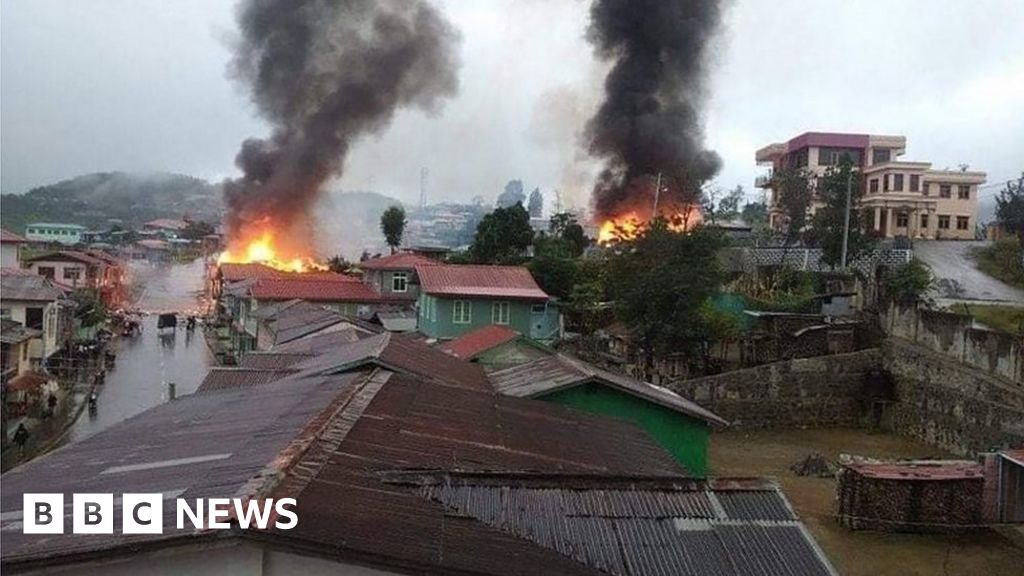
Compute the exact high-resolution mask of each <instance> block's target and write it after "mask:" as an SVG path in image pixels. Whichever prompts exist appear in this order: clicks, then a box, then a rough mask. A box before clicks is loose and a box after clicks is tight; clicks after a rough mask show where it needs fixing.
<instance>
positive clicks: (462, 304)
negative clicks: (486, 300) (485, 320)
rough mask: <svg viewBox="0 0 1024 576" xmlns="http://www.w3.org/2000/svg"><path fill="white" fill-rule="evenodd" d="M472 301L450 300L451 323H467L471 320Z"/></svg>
mask: <svg viewBox="0 0 1024 576" xmlns="http://www.w3.org/2000/svg"><path fill="white" fill-rule="evenodd" d="M471 306H472V303H471V302H470V301H469V300H456V301H454V302H452V323H454V324H469V323H470V322H472V321H473V309H472V307H471Z"/></svg>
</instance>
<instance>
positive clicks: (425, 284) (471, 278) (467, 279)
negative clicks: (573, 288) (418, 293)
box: [416, 264, 549, 300]
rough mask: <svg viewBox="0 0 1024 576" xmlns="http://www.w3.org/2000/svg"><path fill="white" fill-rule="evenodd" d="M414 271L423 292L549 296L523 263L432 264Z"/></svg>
mask: <svg viewBox="0 0 1024 576" xmlns="http://www.w3.org/2000/svg"><path fill="white" fill-rule="evenodd" d="M416 275H417V276H418V277H419V279H420V287H421V289H422V290H423V292H425V293H427V294H434V295H438V296H453V297H459V296H464V297H474V296H475V297H480V298H505V299H510V300H547V299H548V298H549V297H548V295H547V293H545V292H544V291H543V290H541V288H540V286H538V285H537V281H536V280H534V279H533V275H531V274H530V271H529V270H528V269H527V268H525V267H524V266H468V265H453V264H435V265H430V266H417V267H416Z"/></svg>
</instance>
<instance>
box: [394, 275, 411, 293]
mask: <svg viewBox="0 0 1024 576" xmlns="http://www.w3.org/2000/svg"><path fill="white" fill-rule="evenodd" d="M407 290H409V273H408V272H395V273H394V274H392V275H391V291H392V292H406V291H407Z"/></svg>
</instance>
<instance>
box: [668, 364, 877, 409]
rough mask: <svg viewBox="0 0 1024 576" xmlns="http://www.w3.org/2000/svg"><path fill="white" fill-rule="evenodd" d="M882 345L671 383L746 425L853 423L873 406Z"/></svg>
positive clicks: (680, 392) (681, 393)
mask: <svg viewBox="0 0 1024 576" xmlns="http://www.w3.org/2000/svg"><path fill="white" fill-rule="evenodd" d="M880 364H881V356H880V354H879V351H878V350H877V349H868V350H860V351H858V352H851V353H849V354H835V355H831V356H821V357H817V358H801V359H797V360H788V361H783V362H775V363H772V364H764V365H761V366H756V367H754V368H748V369H745V370H737V371H734V372H727V373H725V374H719V375H717V376H709V377H706V378H695V379H692V380H685V381H682V382H673V383H669V384H666V386H667V387H669V388H671V389H672V390H674V391H675V392H677V393H679V394H680V395H682V396H684V397H686V398H689V399H691V400H693V401H695V402H697V403H698V404H700V405H701V406H703V407H705V408H707V409H709V410H711V411H712V412H715V413H716V414H718V415H719V416H721V417H723V418H725V419H726V420H729V421H730V422H731V423H732V425H733V426H735V427H742V428H792V427H831V426H853V425H857V424H859V423H860V421H861V418H862V415H864V414H867V413H868V410H869V408H870V406H871V397H872V395H873V392H871V391H870V390H868V387H867V384H866V383H867V381H868V379H869V378H868V377H869V374H870V373H871V372H872V371H873V370H876V369H877V368H878V367H879V366H880Z"/></svg>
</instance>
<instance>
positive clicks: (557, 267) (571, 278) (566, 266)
mask: <svg viewBox="0 0 1024 576" xmlns="http://www.w3.org/2000/svg"><path fill="white" fill-rule="evenodd" d="M527 267H528V268H529V269H530V273H531V274H533V277H534V279H535V280H537V284H539V285H540V287H541V288H542V289H543V290H544V291H545V292H547V293H548V294H549V295H550V296H554V297H555V298H559V299H561V300H564V299H566V298H568V297H569V295H570V294H571V293H572V290H573V287H575V285H576V272H577V266H576V261H575V260H573V259H572V258H564V257H560V256H557V255H555V254H548V253H545V254H540V255H537V256H534V257H533V258H532V259H531V260H530V263H529V264H527Z"/></svg>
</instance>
